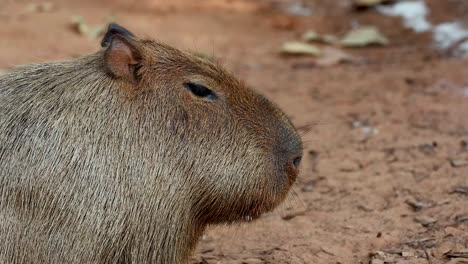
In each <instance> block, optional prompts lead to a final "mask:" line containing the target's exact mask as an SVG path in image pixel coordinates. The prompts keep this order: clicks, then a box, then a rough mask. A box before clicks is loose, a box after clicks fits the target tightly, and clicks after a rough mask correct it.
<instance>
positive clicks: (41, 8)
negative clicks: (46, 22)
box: [27, 2, 54, 13]
mask: <svg viewBox="0 0 468 264" xmlns="http://www.w3.org/2000/svg"><path fill="white" fill-rule="evenodd" d="M53 8H54V4H53V3H51V2H44V3H33V4H29V5H28V6H27V10H28V11H29V12H39V13H42V12H44V13H45V12H50V11H52V9H53Z"/></svg>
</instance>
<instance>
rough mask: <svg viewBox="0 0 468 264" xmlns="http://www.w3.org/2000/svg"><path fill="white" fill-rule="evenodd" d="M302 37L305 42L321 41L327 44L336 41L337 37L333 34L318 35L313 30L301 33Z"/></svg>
mask: <svg viewBox="0 0 468 264" xmlns="http://www.w3.org/2000/svg"><path fill="white" fill-rule="evenodd" d="M302 39H303V40H304V41H306V42H323V43H327V44H334V43H336V42H338V38H337V37H335V36H333V35H320V34H318V33H316V32H314V31H307V32H306V33H304V34H303V35H302Z"/></svg>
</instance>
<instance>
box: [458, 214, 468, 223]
mask: <svg viewBox="0 0 468 264" xmlns="http://www.w3.org/2000/svg"><path fill="white" fill-rule="evenodd" d="M465 221H468V214H466V215H457V216H455V222H457V223H462V222H465Z"/></svg>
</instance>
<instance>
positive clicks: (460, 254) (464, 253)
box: [444, 249, 468, 258]
mask: <svg viewBox="0 0 468 264" xmlns="http://www.w3.org/2000/svg"><path fill="white" fill-rule="evenodd" d="M444 256H445V257H446V258H468V249H462V250H457V251H452V250H450V251H449V252H447V253H445V254H444Z"/></svg>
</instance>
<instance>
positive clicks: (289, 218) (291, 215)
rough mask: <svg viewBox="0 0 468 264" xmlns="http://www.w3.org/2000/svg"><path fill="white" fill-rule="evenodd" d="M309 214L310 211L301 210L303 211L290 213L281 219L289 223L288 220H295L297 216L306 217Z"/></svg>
mask: <svg viewBox="0 0 468 264" xmlns="http://www.w3.org/2000/svg"><path fill="white" fill-rule="evenodd" d="M307 212H308V210H301V211H293V212H289V213H287V214H285V215H283V216H281V218H282V219H283V220H285V221H288V220H291V219H293V218H295V217H296V216H303V215H305V214H306V213H307Z"/></svg>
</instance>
